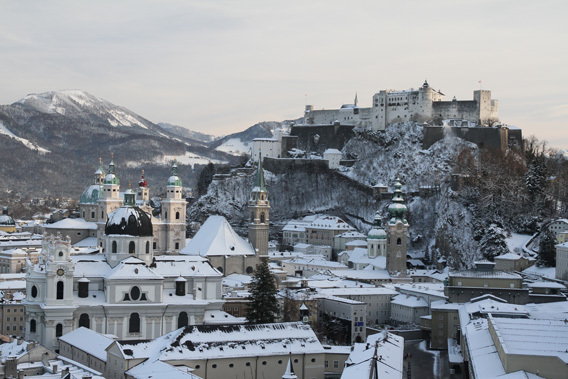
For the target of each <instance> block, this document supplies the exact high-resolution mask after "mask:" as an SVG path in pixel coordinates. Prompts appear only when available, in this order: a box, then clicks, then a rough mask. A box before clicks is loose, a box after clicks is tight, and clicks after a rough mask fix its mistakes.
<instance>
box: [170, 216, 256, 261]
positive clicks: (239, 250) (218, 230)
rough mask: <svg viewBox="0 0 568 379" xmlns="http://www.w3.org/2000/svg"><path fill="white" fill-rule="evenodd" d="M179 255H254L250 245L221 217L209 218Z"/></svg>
mask: <svg viewBox="0 0 568 379" xmlns="http://www.w3.org/2000/svg"><path fill="white" fill-rule="evenodd" d="M180 254H185V255H201V256H202V257H208V256H218V255H254V254H255V252H254V249H253V247H252V245H250V244H249V243H248V242H246V241H245V240H244V239H243V238H241V237H239V236H238V235H237V233H236V232H235V231H234V230H233V228H232V227H231V225H229V223H228V222H227V220H226V219H225V217H223V216H209V218H208V219H207V221H205V223H204V224H203V226H202V227H201V228H200V229H199V231H198V232H197V234H196V235H195V237H193V239H192V240H191V241H189V243H188V244H187V246H186V247H184V248H183V249H182V250H181V251H180Z"/></svg>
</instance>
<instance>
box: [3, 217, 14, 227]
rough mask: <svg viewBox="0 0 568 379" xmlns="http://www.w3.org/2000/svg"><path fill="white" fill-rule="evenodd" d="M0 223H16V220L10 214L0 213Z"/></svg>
mask: <svg viewBox="0 0 568 379" xmlns="http://www.w3.org/2000/svg"><path fill="white" fill-rule="evenodd" d="M0 225H10V226H12V225H16V222H15V221H14V219H13V218H12V217H11V216H8V215H0Z"/></svg>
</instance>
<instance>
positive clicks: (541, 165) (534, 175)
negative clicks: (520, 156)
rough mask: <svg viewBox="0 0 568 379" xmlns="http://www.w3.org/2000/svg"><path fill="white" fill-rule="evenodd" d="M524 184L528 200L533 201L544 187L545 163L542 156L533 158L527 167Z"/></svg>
mask: <svg viewBox="0 0 568 379" xmlns="http://www.w3.org/2000/svg"><path fill="white" fill-rule="evenodd" d="M525 185H526V187H527V192H528V194H529V197H530V200H531V201H535V200H536V199H537V198H538V197H539V196H540V195H541V194H542V193H543V192H544V189H545V187H546V163H545V160H544V157H538V158H536V159H534V160H533V161H532V162H531V163H529V166H528V168H527V173H526V174H525Z"/></svg>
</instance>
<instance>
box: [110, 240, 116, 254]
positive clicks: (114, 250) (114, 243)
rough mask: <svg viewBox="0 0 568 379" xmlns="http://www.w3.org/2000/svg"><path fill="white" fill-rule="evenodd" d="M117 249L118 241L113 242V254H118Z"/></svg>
mask: <svg viewBox="0 0 568 379" xmlns="http://www.w3.org/2000/svg"><path fill="white" fill-rule="evenodd" d="M116 250H117V247H116V241H112V250H111V251H112V252H113V253H116Z"/></svg>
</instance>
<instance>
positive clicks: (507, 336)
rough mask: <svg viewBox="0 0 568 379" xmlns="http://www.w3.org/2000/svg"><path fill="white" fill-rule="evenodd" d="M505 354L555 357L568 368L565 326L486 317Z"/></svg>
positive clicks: (557, 322)
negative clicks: (567, 365)
mask: <svg viewBox="0 0 568 379" xmlns="http://www.w3.org/2000/svg"><path fill="white" fill-rule="evenodd" d="M489 320H490V322H491V324H492V325H493V328H494V329H495V334H496V335H497V337H498V338H499V342H500V345H501V347H502V348H503V350H504V353H505V354H517V355H537V356H548V357H557V358H559V359H560V360H562V362H564V364H568V349H567V348H566V347H567V344H566V341H567V340H568V323H566V322H565V321H558V320H535V319H521V318H502V317H493V316H489Z"/></svg>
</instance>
